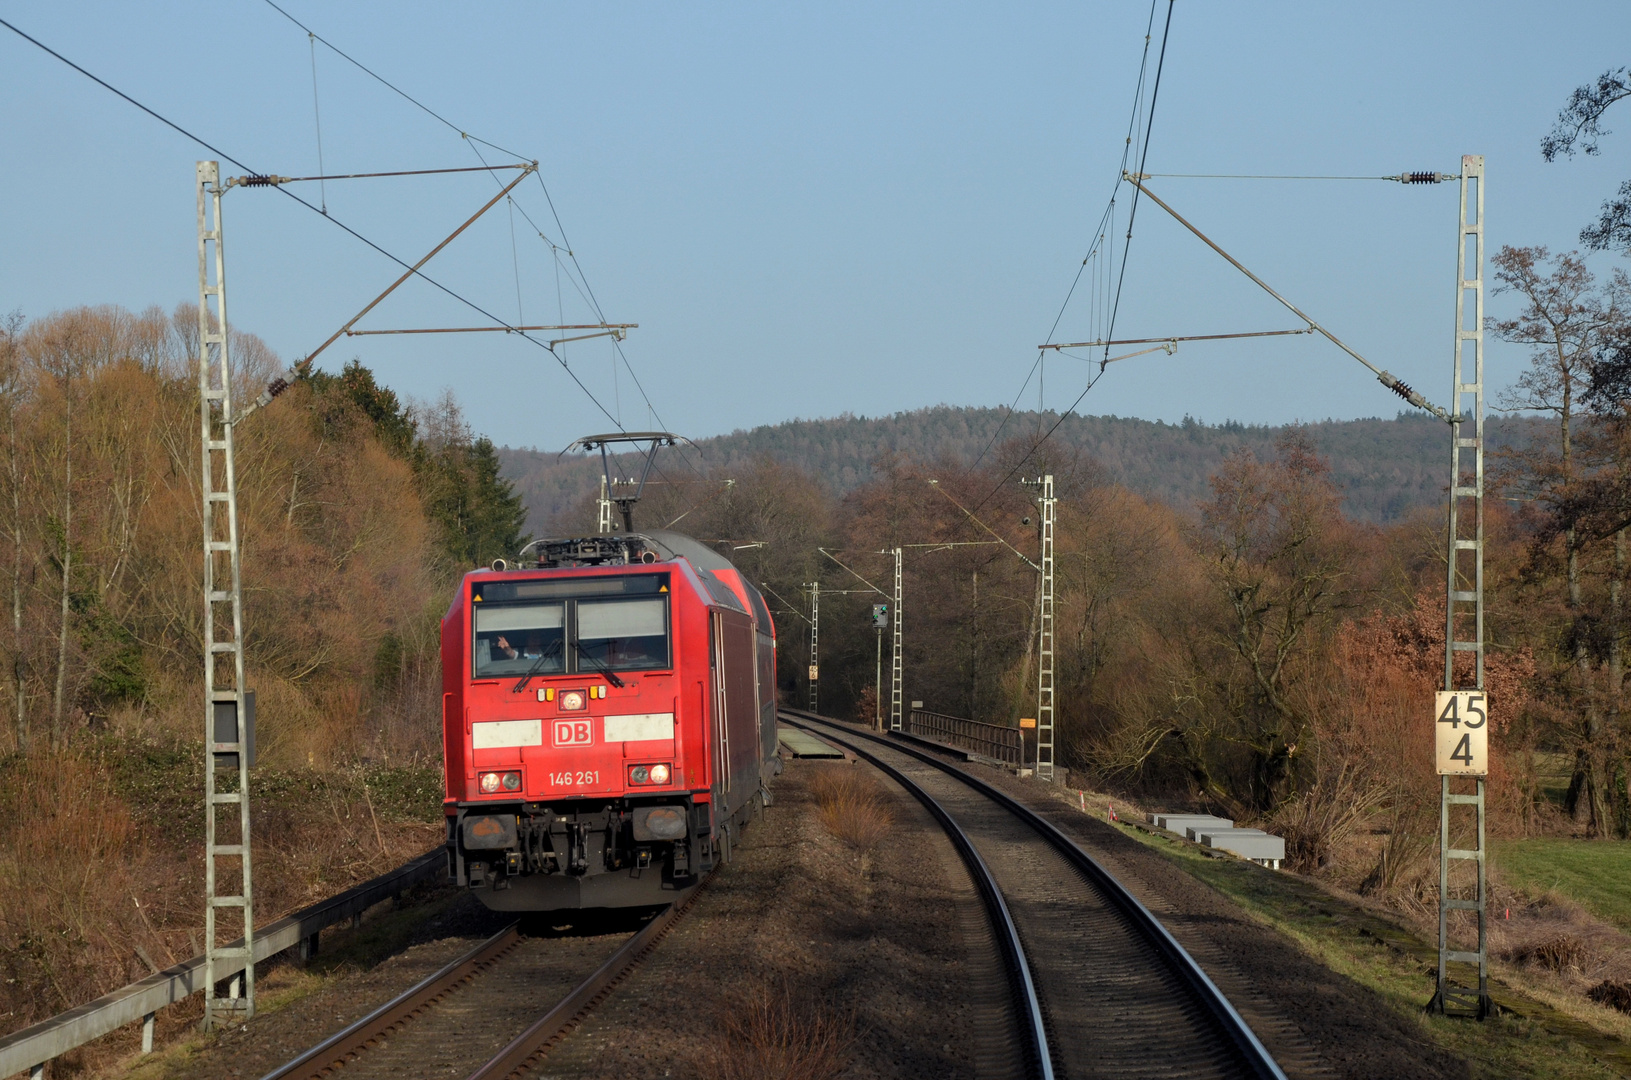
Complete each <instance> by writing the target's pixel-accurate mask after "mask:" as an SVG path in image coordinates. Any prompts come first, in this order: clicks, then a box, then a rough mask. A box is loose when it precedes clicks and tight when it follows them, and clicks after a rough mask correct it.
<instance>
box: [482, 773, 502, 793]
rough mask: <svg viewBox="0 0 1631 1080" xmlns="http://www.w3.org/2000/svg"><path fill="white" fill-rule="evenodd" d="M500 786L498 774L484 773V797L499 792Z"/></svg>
mask: <svg viewBox="0 0 1631 1080" xmlns="http://www.w3.org/2000/svg"><path fill="white" fill-rule="evenodd" d="M498 785H499V777H498V773H496V772H484V773H482V774H481V793H482V794H483V795H491V794H492V793H493V792H495V791H497V790H498Z"/></svg>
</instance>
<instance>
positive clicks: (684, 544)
mask: <svg viewBox="0 0 1631 1080" xmlns="http://www.w3.org/2000/svg"><path fill="white" fill-rule="evenodd" d="M636 535H638V536H643V537H645V538H646V539H647V540H649V541H651V546H652V547H654V548H656V549H657V550H658V554H660V555H665V556H667V557H668V558H670V559H677V558H684V559H685V560H686V561H687V562H689V563H690V564H691V565H692V566H694V567H696V568H697V569H698V570H735V569H736V564H735V563H733V562H731V561H730V560H729V559H727V558H725V556H723V555H721V554H720V553H719V552H717V551H715V550H714V549H713V548H711V547H709V546H708V545H707V544H704V543H703V542H702V541H701V540H697V539H694V538H692V537H689V536H686V535H685V534H684V533H677V532H671V531H670V530H668V529H647V530H643V531H641V532H639V533H637V534H636Z"/></svg>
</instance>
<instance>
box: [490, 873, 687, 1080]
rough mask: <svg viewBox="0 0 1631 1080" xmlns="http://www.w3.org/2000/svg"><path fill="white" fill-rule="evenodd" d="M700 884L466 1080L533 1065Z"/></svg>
mask: <svg viewBox="0 0 1631 1080" xmlns="http://www.w3.org/2000/svg"><path fill="white" fill-rule="evenodd" d="M708 880H711V878H710V879H707V880H704V881H703V882H702V883H701V884H699V885H697V886H696V887H695V888H694V889H693V890H692V891H691V895H690V896H688V897H686V898H685V899H684V900H682V901H680V902H679V903H677V904H670V905H669V906H668V908H667V909H666V910H664V911H663V913H662V914H660V915H658V916H657V917H656V918H654V919H652V920H651V921H650V922H649V923H647V924H646V925H645V926H644V927H642V928H641V929H640V931H639V933H637V934H634V935H633V936H632V937H630V938H629V940H628V941H625V942H624V943H623V944H622V945H620V946H619V947H618V949H617V951H616V952H614V953H613V954H612V955H611V956H610V957H608V958H607V960H606V962H605V963H604V964H602V965H600V967H598V968H596V969H595V971H594V973H593V974H591V975H590V976H589V977H588V978H587V979H585V980H583V982H581V983H579V984H578V986H577V989H575V990H573V991H572V992H571V993H570V994H568V995H567V996H566V997H565V998H563V999H562V1000H561V1001H560V1002H559V1003H558V1004H557V1005H556V1006H555V1007H554V1008H552V1009H550V1010H549V1011H548V1012H547V1013H545V1014H544V1015H543V1016H541V1017H539V1018H538V1019H537V1020H535V1021H534V1022H533V1023H532V1024H531V1025H530V1026H529V1027H528V1028H527V1030H525V1031H523V1032H522V1033H521V1034H519V1035H517V1036H516V1037H515V1039H514V1040H512V1041H511V1042H510V1044H509V1045H508V1046H506V1047H505V1048H504V1049H502V1050H500V1051H499V1052H498V1053H497V1054H495V1055H494V1056H493V1058H492V1060H490V1061H488V1062H487V1064H485V1065H483V1066H482V1067H481V1068H479V1069H477V1070H476V1071H475V1072H473V1073H471V1074H470V1076H469V1077H468V1078H467V1080H501V1078H507V1077H517V1076H520V1075H521V1074H522V1073H524V1072H526V1071H527V1070H528V1069H531V1068H532V1067H533V1066H534V1065H536V1064H537V1063H538V1062H539V1061H540V1060H541V1059H542V1058H543V1056H544V1055H545V1054H546V1053H548V1052H549V1051H550V1050H551V1049H553V1048H554V1046H555V1045H556V1044H557V1043H559V1042H560V1041H561V1040H562V1039H563V1038H565V1037H566V1036H567V1035H568V1034H570V1033H571V1031H572V1029H573V1028H575V1027H577V1026H578V1024H580V1023H581V1022H582V1021H583V1020H584V1018H585V1017H587V1016H588V1015H589V1013H590V1012H591V1011H592V1010H593V1009H594V1008H595V1006H597V1005H599V1004H600V1003H601V1002H602V1001H604V1000H605V999H606V997H607V996H608V995H609V994H611V992H612V991H613V990H614V989H616V988H617V985H618V984H619V983H621V982H623V980H625V979H626V978H628V976H629V975H630V973H632V972H633V971H634V968H635V966H636V965H637V964H639V963H640V962H641V961H642V960H644V959H645V958H646V957H647V956H649V955H650V954H651V952H652V951H653V950H655V949H656V948H657V946H658V944H659V943H660V942H661V941H662V939H663V938H664V937H666V936H667V935H668V932H669V931H670V930H672V929H673V928H674V925H675V924H676V923H678V922H679V921H680V919H681V918H682V917H684V915H685V913H686V912H687V911H688V910H690V907H691V905H692V904H694V903H695V902H696V899H697V897H698V896H701V895H702V891H703V889H705V888H706V887H707V885H708Z"/></svg>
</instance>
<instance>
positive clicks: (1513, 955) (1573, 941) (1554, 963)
mask: <svg viewBox="0 0 1631 1080" xmlns="http://www.w3.org/2000/svg"><path fill="white" fill-rule="evenodd" d="M1507 959H1508V960H1511V961H1512V962H1513V963H1514V964H1524V965H1529V966H1533V967H1543V968H1546V969H1547V970H1548V971H1567V970H1571V969H1572V970H1575V971H1578V970H1580V969H1582V968H1584V967H1585V966H1586V965H1587V964H1589V963H1590V962H1591V961H1592V952H1591V950H1590V949H1589V948H1587V947H1586V943H1585V942H1583V941H1581V940H1580V939H1579V938H1577V937H1575V936H1574V935H1573V934H1558V935H1557V936H1556V937H1549V938H1542V939H1541V940H1540V941H1533V942H1529V943H1527V944H1524V945H1520V946H1518V947H1517V948H1515V949H1512V950H1510V951H1509V952H1508V953H1507Z"/></svg>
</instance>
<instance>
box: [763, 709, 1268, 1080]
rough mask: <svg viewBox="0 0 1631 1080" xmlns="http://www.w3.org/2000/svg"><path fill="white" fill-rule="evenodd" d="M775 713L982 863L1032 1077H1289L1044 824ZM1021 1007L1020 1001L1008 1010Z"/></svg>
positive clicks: (827, 725) (951, 771) (1119, 892)
mask: <svg viewBox="0 0 1631 1080" xmlns="http://www.w3.org/2000/svg"><path fill="white" fill-rule="evenodd" d="M783 715H784V718H785V719H786V720H787V721H788V722H790V723H794V724H797V725H799V726H803V727H807V728H808V729H810V730H812V731H817V732H819V733H820V734H821V735H823V736H824V737H826V738H829V739H831V740H833V741H835V742H840V743H842V744H843V745H845V746H848V747H849V748H850V749H852V750H854V751H855V752H856V753H858V754H860V755H862V756H864V757H866V758H868V759H869V760H871V761H873V762H874V763H875V764H877V765H878V766H879V767H881V768H883V769H884V770H885V771H887V772H889V773H890V774H891V775H893V776H894V777H895V778H896V780H897V781H899V782H900V783H902V784H903V785H905V786H906V787H907V788H908V789H909V790H912V791H913V794H914V795H916V796H917V797H918V798H919V799H920V800H921V801H923V802H924V804H925V806H929V807H930V809H931V812H934V813H936V816H937V817H941V816H942V815H944V817H943V818H942V822H943V824H951V823H953V822H954V823H955V824H954V825H951V827H952V828H956V827H957V826H960V827H961V831H962V832H963V833H966V834H967V836H968V837H969V839H970V840H971V841H972V844H973V848H974V849H976V850H977V852H978V854H977V855H976V857H975V860H974V861H972V862H970V870H971V873H975V874H976V877H978V868H977V866H976V863H981V864H983V865H984V866H986V867H989V870H990V872H991V875H992V877H993V878H994V881H995V885H996V886H997V887H998V888H999V889H1000V894H1001V898H1003V899H1005V901H1006V905H1005V912H1002V913H999V912H998V911H997V910H996V908H995V907H994V908H993V922H994V923H995V924H996V925H997V929H998V935H999V938H1000V937H1001V936H1002V935H1003V927H1002V917H1003V915H1004V914H1006V915H1007V916H1009V917H1011V919H1012V922H1013V924H1014V926H1015V927H1016V928H1017V932H1018V937H1019V939H1021V940H1022V941H1023V942H1024V951H1025V956H1026V959H1027V960H1028V966H1029V973H1028V974H1029V980H1026V981H1031V982H1032V983H1033V984H1034V988H1035V995H1036V998H1037V999H1038V1000H1039V1005H1038V1009H1039V1012H1040V1014H1041V1016H1042V1018H1044V1021H1045V1028H1046V1034H1045V1035H1044V1036H1043V1038H1042V1040H1039V1041H1040V1042H1041V1045H1043V1046H1045V1047H1046V1052H1047V1053H1048V1055H1049V1058H1050V1061H1049V1063H1048V1064H1049V1068H1048V1070H1047V1071H1043V1070H1041V1069H1039V1070H1038V1074H1039V1075H1052V1074H1055V1073H1056V1074H1057V1075H1059V1076H1072V1077H1075V1076H1115V1077H1151V1078H1155V1077H1179V1076H1182V1077H1206V1076H1213V1077H1283V1075H1284V1074H1283V1073H1281V1072H1280V1069H1279V1067H1278V1066H1277V1065H1276V1064H1275V1063H1274V1061H1273V1059H1272V1058H1271V1057H1270V1056H1269V1055H1268V1053H1267V1051H1265V1050H1264V1049H1263V1047H1262V1045H1261V1044H1260V1043H1259V1042H1258V1040H1257V1038H1256V1036H1255V1035H1254V1034H1253V1033H1252V1031H1251V1029H1250V1028H1249V1027H1247V1025H1246V1024H1245V1022H1244V1021H1243V1020H1241V1019H1240V1017H1239V1015H1238V1014H1237V1013H1236V1012H1235V1011H1234V1009H1233V1007H1232V1006H1231V1005H1230V1004H1229V1003H1228V1001H1227V1000H1226V999H1225V998H1224V997H1223V995H1222V994H1221V993H1219V992H1218V990H1217V988H1216V987H1215V986H1213V985H1212V982H1211V980H1210V979H1209V978H1207V976H1206V975H1205V973H1204V972H1202V971H1201V969H1200V968H1199V966H1198V965H1196V964H1195V962H1194V961H1193V960H1191V959H1190V958H1189V956H1188V954H1187V953H1185V952H1184V950H1183V949H1182V947H1181V946H1179V945H1178V943H1177V942H1176V941H1175V940H1173V939H1172V937H1171V936H1170V935H1169V934H1167V932H1166V930H1165V929H1164V928H1163V927H1162V926H1161V925H1160V923H1159V922H1157V921H1156V920H1155V918H1154V917H1153V916H1151V915H1150V914H1149V912H1148V911H1146V910H1145V909H1144V907H1143V905H1142V904H1140V903H1139V902H1138V900H1137V899H1135V898H1134V897H1133V896H1132V895H1131V894H1130V893H1128V892H1127V891H1126V890H1125V889H1123V888H1122V887H1121V886H1120V884H1119V883H1118V882H1117V881H1116V880H1115V879H1114V878H1113V877H1111V876H1110V875H1109V874H1108V873H1106V872H1105V871H1104V870H1103V869H1102V868H1100V867H1099V866H1098V865H1097V864H1096V863H1095V862H1094V861H1093V860H1092V859H1091V858H1089V857H1088V856H1087V855H1086V854H1085V853H1084V852H1082V851H1081V850H1080V849H1079V848H1078V847H1076V845H1074V844H1073V843H1071V842H1070V841H1069V840H1068V839H1066V838H1064V837H1063V835H1062V834H1060V833H1058V831H1057V830H1055V829H1053V828H1052V826H1050V825H1049V824H1048V823H1047V822H1045V821H1043V820H1042V819H1040V818H1038V817H1036V815H1034V814H1032V813H1030V811H1029V810H1028V809H1026V808H1025V807H1024V806H1022V805H1020V804H1019V803H1017V802H1015V801H1014V800H1012V799H1010V798H1009V797H1008V796H1006V795H1004V794H1003V793H1002V792H1000V791H998V790H996V789H994V788H991V787H989V786H987V785H985V784H982V783H981V782H980V781H978V780H976V779H974V778H973V777H970V776H968V775H967V774H965V773H963V772H961V771H960V770H957V769H955V768H952V767H950V766H948V765H946V764H945V763H943V762H941V761H939V760H937V759H935V758H934V757H932V756H931V755H928V754H924V753H921V752H919V751H916V750H913V749H910V748H908V747H905V746H902V745H900V744H899V743H894V742H891V741H890V740H887V739H882V738H879V737H877V736H873V735H870V734H866V733H863V732H860V731H856V730H854V729H851V728H849V727H847V726H846V727H840V726H837V725H835V724H833V723H832V722H830V721H824V720H821V719H820V718H817V717H815V716H813V715H811V714H806V713H793V712H784V714H783ZM931 804H937V805H938V810H937V809H936V806H935V805H931ZM954 842H955V840H954ZM1018 981H1020V980H1016V982H1018ZM1029 1009H1030V1006H1029V1005H1028V1004H1027V1003H1025V1002H1024V1001H1023V1000H1021V1001H1020V1002H1019V1003H1018V1004H1017V1005H1016V1009H1015V1011H1016V1013H1018V1014H1019V1015H1020V1016H1022V1017H1028V1016H1029ZM1022 1022H1026V1021H1022Z"/></svg>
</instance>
